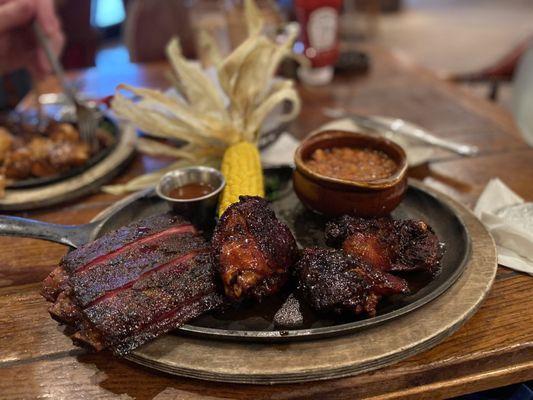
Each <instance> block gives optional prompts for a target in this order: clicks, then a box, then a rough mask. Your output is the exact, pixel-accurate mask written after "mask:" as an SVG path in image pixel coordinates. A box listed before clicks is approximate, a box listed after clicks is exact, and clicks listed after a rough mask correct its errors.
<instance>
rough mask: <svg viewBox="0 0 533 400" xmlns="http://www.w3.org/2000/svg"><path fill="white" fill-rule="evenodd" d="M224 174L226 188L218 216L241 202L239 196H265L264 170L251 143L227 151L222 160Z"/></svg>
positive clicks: (235, 146)
mask: <svg viewBox="0 0 533 400" xmlns="http://www.w3.org/2000/svg"><path fill="white" fill-rule="evenodd" d="M221 170H222V174H223V175H224V178H226V187H225V188H224V191H223V192H222V197H221V200H220V204H219V208H218V215H219V216H221V215H222V213H223V212H224V211H225V210H226V208H228V207H229V206H230V205H231V204H233V203H236V202H238V201H239V196H261V197H263V196H264V195H265V189H264V186H263V170H262V169H261V159H260V157H259V151H258V150H257V147H256V146H255V145H253V144H252V143H249V142H239V143H237V144H234V145H232V146H230V147H228V148H227V149H226V152H225V153H224V157H223V158H222V168H221Z"/></svg>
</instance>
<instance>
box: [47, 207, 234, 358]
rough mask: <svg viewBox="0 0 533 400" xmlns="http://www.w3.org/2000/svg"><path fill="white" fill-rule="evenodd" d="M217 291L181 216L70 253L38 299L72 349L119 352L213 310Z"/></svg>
mask: <svg viewBox="0 0 533 400" xmlns="http://www.w3.org/2000/svg"><path fill="white" fill-rule="evenodd" d="M218 286H219V285H218V279H217V275H216V267H215V260H214V258H213V255H212V254H211V249H210V247H209V245H208V244H207V243H206V242H205V240H204V239H203V238H202V237H201V236H200V235H199V234H198V232H197V231H196V229H195V227H194V226H193V225H191V224H190V223H189V222H188V221H186V220H185V219H183V218H182V217H180V216H177V215H173V214H162V215H157V216H154V217H150V218H146V219H145V220H142V221H139V222H136V223H132V224H130V225H128V226H125V227H123V228H120V229H119V230H117V231H115V232H110V233H108V234H106V235H104V236H102V237H101V238H99V239H97V240H95V241H94V242H91V243H88V244H86V245H85V246H82V247H80V248H78V249H76V250H73V251H71V252H70V253H68V254H67V255H66V256H65V257H64V258H63V260H62V261H61V263H60V265H59V266H58V267H57V268H56V269H55V270H54V271H53V272H52V273H51V274H50V275H49V277H48V278H46V279H45V281H44V283H43V290H42V294H43V296H44V297H45V298H46V299H47V300H48V301H50V302H52V303H53V304H52V305H51V307H50V309H49V311H50V314H51V315H52V317H53V318H54V319H56V320H58V321H60V322H62V323H64V324H66V325H68V326H69V327H70V328H71V331H73V332H74V333H73V334H72V336H71V337H72V339H73V340H74V342H75V343H77V344H82V345H86V346H89V347H91V348H93V349H95V350H101V349H103V348H110V349H111V350H113V351H114V352H115V353H117V354H125V353H128V352H129V351H131V350H132V349H134V348H136V347H137V346H140V345H141V344H143V343H145V342H147V341H149V340H151V339H153V338H155V337H157V336H159V335H161V334H163V333H166V332H168V331H170V330H172V329H175V328H178V327H179V326H181V325H182V324H184V323H185V322H187V321H189V320H190V319H192V318H195V317H197V316H199V315H201V314H203V313H204V312H206V311H209V310H213V309H215V308H217V307H219V306H220V305H221V304H222V303H223V301H224V299H223V296H222V295H221V294H220V293H219V292H220V290H219V287H218Z"/></svg>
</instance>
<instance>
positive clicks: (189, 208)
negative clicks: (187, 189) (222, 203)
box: [156, 166, 226, 226]
mask: <svg viewBox="0 0 533 400" xmlns="http://www.w3.org/2000/svg"><path fill="white" fill-rule="evenodd" d="M190 183H204V184H208V185H209V186H211V187H212V188H213V191H212V192H210V193H208V194H206V195H204V196H201V197H196V198H191V199H176V198H174V197H170V192H171V191H172V190H173V189H176V188H178V187H181V186H184V185H187V184H190ZM225 185H226V181H225V179H224V176H223V175H222V173H221V172H220V171H219V170H217V169H215V168H211V167H203V166H196V167H187V168H180V169H176V170H174V171H170V172H167V173H166V174H165V175H163V176H162V177H161V179H160V180H159V183H158V184H157V186H156V193H157V195H158V196H159V197H160V198H162V199H163V200H165V201H166V202H167V203H169V204H170V206H171V207H172V209H173V210H174V211H175V212H176V213H178V214H181V215H183V216H185V217H187V218H189V219H190V220H191V222H193V223H194V224H196V225H201V226H208V225H211V224H212V223H214V220H215V212H216V208H217V204H218V198H219V196H220V193H221V192H222V189H224V186H225Z"/></svg>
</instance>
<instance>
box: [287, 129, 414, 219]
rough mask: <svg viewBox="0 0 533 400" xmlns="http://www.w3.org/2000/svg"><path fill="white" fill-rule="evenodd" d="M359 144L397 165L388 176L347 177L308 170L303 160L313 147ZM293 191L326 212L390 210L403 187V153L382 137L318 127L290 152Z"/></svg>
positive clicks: (370, 213) (364, 214) (369, 213)
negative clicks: (385, 156)
mask: <svg viewBox="0 0 533 400" xmlns="http://www.w3.org/2000/svg"><path fill="white" fill-rule="evenodd" d="M332 147H359V148H371V149H376V150H381V151H383V152H384V153H386V154H387V155H388V156H389V157H391V158H392V159H393V160H394V161H395V162H396V164H397V165H398V169H397V170H396V172H395V173H394V174H393V175H391V176H390V177H387V178H384V179H379V180H373V181H349V180H344V179H338V178H332V177H329V176H325V175H320V174H317V173H316V172H313V171H311V170H310V169H309V168H308V167H307V165H306V160H308V159H309V158H310V157H311V154H312V153H313V152H314V151H315V150H317V149H327V148H332ZM294 163H295V165H296V170H295V171H294V175H293V184H294V191H295V192H296V194H297V195H298V197H299V199H300V201H301V202H302V203H303V204H304V205H306V206H307V207H308V208H310V209H312V210H314V211H316V212H318V213H321V214H325V215H329V216H337V215H343V214H349V215H355V216H360V217H371V216H372V217H374V216H382V215H386V214H388V213H390V212H391V211H392V210H394V209H395V208H396V206H397V205H398V204H399V203H400V202H401V201H402V199H403V196H404V194H405V191H406V190H407V156H406V155H405V152H404V151H403V149H402V148H401V147H400V146H398V145H397V144H396V143H394V142H392V141H390V140H387V139H385V138H382V137H376V136H372V135H367V134H363V133H354V132H345V131H339V130H334V131H333V130H331V131H322V132H319V133H317V134H315V135H313V136H311V137H309V138H308V139H306V140H304V141H303V142H302V143H301V144H300V146H299V147H298V148H297V149H296V152H295V153H294Z"/></svg>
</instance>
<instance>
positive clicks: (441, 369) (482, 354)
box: [0, 47, 533, 400]
mask: <svg viewBox="0 0 533 400" xmlns="http://www.w3.org/2000/svg"><path fill="white" fill-rule="evenodd" d="M367 50H368V51H369V53H370V55H371V57H372V66H373V67H372V71H371V72H370V73H369V74H368V75H365V76H361V77H351V78H346V77H339V78H337V79H336V80H335V82H334V83H333V84H331V85H329V86H327V87H321V88H300V90H301V95H302V100H303V110H302V114H301V115H300V117H299V118H298V120H297V121H296V122H295V123H294V124H293V126H292V128H291V131H292V132H294V134H295V135H296V136H298V137H303V136H305V135H306V134H307V133H308V132H310V131H311V130H313V129H315V128H317V127H318V126H320V125H321V124H323V123H325V122H327V120H328V118H327V117H326V116H325V115H324V114H323V112H322V109H323V107H342V108H345V109H347V110H348V111H352V112H359V113H376V114H380V115H391V116H397V117H401V118H405V119H408V120H410V121H412V122H415V123H418V124H420V125H421V126H423V127H425V128H428V129H431V130H432V131H433V132H434V133H435V134H437V135H440V136H442V137H453V138H455V139H458V140H459V139H460V140H463V141H465V142H467V143H471V144H475V145H477V146H479V147H480V148H481V149H482V152H481V154H480V155H479V156H478V157H475V158H459V157H455V156H451V157H450V158H449V159H448V160H445V161H439V162H433V163H430V164H428V165H426V166H422V167H418V168H416V169H414V170H412V171H410V172H411V176H414V177H416V178H419V179H421V180H423V181H424V182H425V183H426V184H428V185H429V186H431V187H434V188H437V189H439V190H442V191H444V192H445V193H447V194H450V195H451V196H452V197H453V198H454V199H456V200H459V201H461V202H462V203H463V204H466V205H472V204H474V202H475V200H476V198H477V197H478V196H479V193H480V192H481V190H482V188H483V187H484V185H485V184H486V183H487V182H488V181H489V180H490V179H491V178H492V177H495V176H499V177H500V178H502V179H503V180H504V182H506V183H508V184H509V185H510V187H511V188H512V189H513V190H515V191H516V192H517V193H518V194H519V195H520V196H522V197H524V198H525V199H526V200H529V201H533V185H532V184H531V181H532V179H533V149H530V148H529V147H527V145H526V144H525V142H524V141H523V140H522V139H521V137H520V134H519V132H518V130H517V128H516V126H515V125H514V123H513V121H512V118H511V116H510V115H509V114H508V113H506V112H505V111H504V110H502V109H501V108H499V107H498V106H497V105H495V104H492V103H488V102H486V101H484V100H480V99H477V98H474V97H471V96H469V95H468V94H466V93H464V92H462V91H461V90H460V89H458V88H456V87H454V86H453V85H451V84H449V83H445V82H442V81H440V80H439V79H437V78H436V77H435V76H433V75H432V74H431V73H429V72H427V71H425V70H423V69H420V68H418V67H416V66H414V65H411V64H410V63H409V62H408V60H406V59H405V58H403V57H401V56H398V55H397V54H392V53H390V52H389V51H387V50H384V49H381V48H376V47H369V48H367ZM166 69H167V66H166V65H165V64H153V65H147V66H142V65H140V66H132V67H131V68H129V69H127V70H125V71H123V70H121V71H106V72H99V71H98V70H96V69H93V70H88V71H83V72H80V73H78V74H77V75H76V76H77V77H79V78H80V79H81V81H82V82H83V84H84V87H85V89H86V91H87V92H88V93H89V94H93V95H98V96H100V95H101V96H104V95H108V94H111V93H112V92H113V90H114V87H115V86H116V85H117V84H118V83H121V82H127V83H130V84H136V85H149V86H156V87H161V88H164V87H165V86H167V82H166V81H165V78H164V76H165V70H166ZM45 87H48V88H49V90H54V91H56V90H57V88H58V86H57V83H56V82H54V81H53V80H50V81H48V82H47V83H46V85H45ZM166 162H168V160H156V159H153V158H151V157H140V156H139V157H137V158H136V159H135V160H134V162H133V163H132V165H131V166H130V167H129V168H128V169H127V170H126V172H125V173H124V174H123V175H121V176H120V177H119V178H117V179H116V180H115V181H116V182H124V181H125V180H127V179H129V178H131V177H132V176H136V175H138V174H140V173H142V172H145V171H151V170H154V169H156V168H159V167H161V166H162V165H165V163H166ZM117 199H118V197H116V196H112V195H108V194H103V193H97V194H93V195H90V196H87V197H84V198H83V199H81V200H80V201H77V202H69V203H66V204H64V205H62V206H56V207H50V208H46V209H42V210H35V211H31V212H21V213H16V214H15V215H19V216H25V217H30V218H37V219H41V220H44V221H49V222H57V223H84V222H88V221H89V220H90V219H91V218H93V217H94V216H95V215H96V214H98V212H100V211H101V210H103V209H104V208H106V207H108V206H109V205H110V204H112V203H113V202H115V201H116V200H117ZM0 251H1V254H2V257H0V307H2V310H3V312H2V313H0V398H2V399H35V398H51V399H128V398H135V399H153V398H157V399H158V400H160V399H193V398H201V397H204V398H212V399H213V398H214V399H233V398H237V399H267V398H268V399H309V398H316V399H356V398H361V399H362V398H373V399H393V398H399V399H440V398H447V397H451V396H455V395H459V394H464V393H471V392H475V391H479V390H483V389H488V388H492V387H497V386H502V385H507V384H511V383H515V382H521V381H525V380H528V379H533V311H532V310H533V296H531V289H532V282H533V281H532V280H531V277H529V276H527V275H524V274H520V273H517V272H514V271H511V270H509V269H507V268H505V267H499V268H498V273H497V276H496V281H495V283H494V285H493V288H492V290H491V291H490V293H489V295H488V297H487V299H486V300H485V301H484V303H483V304H482V306H481V308H480V309H479V311H478V312H477V313H476V314H475V315H474V316H473V317H472V318H471V319H470V320H469V321H468V322H467V323H466V324H465V325H464V326H462V327H461V328H460V329H459V330H458V331H457V332H456V333H455V334H453V335H452V336H451V337H449V338H447V339H446V340H445V341H443V342H442V343H441V344H439V345H438V346H436V347H434V348H433V349H431V350H429V351H426V352H423V353H421V354H418V355H416V356H414V357H410V358H409V359H407V360H404V361H401V362H399V363H397V364H394V365H392V366H389V367H385V368H382V369H379V370H376V371H373V372H370V373H365V374H362V375H358V376H355V377H350V378H343V379H337V380H333V381H328V382H315V383H305V384H293V385H275V386H271V387H269V386H251V385H238V384H223V383H212V382H203V381H198V380H194V379H186V378H177V377H173V376H169V375H166V374H163V373H159V372H155V371H151V370H148V369H146V368H143V367H140V366H138V365H135V364H133V363H131V362H128V361H126V360H123V359H118V358H115V357H113V356H111V355H110V354H108V353H105V352H104V353H101V354H87V353H85V351H84V350H80V349H78V348H76V347H74V346H73V345H72V344H71V343H70V341H69V340H68V339H67V338H65V337H64V336H63V335H62V333H61V328H59V327H58V326H57V324H56V323H55V322H54V321H52V320H51V319H50V318H49V316H48V315H47V313H46V303H45V301H44V300H43V299H42V298H41V297H40V296H39V294H38V291H39V286H40V285H39V282H40V281H41V280H42V279H43V277H44V276H45V275H46V274H47V273H48V272H50V271H51V270H52V268H53V267H54V266H55V265H56V263H57V262H58V261H59V259H60V257H61V256H62V255H63V254H64V251H65V250H64V248H62V247H61V246H60V245H56V244H51V243H46V242H42V241H37V240H31V239H21V238H5V237H0Z"/></svg>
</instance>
